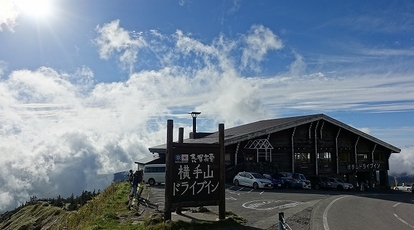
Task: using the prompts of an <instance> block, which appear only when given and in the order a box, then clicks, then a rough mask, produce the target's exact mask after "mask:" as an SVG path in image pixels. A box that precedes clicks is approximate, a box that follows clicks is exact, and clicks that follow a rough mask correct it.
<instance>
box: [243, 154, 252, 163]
mask: <svg viewBox="0 0 414 230" xmlns="http://www.w3.org/2000/svg"><path fill="white" fill-rule="evenodd" d="M253 160H254V155H253V154H251V153H245V154H244V161H246V162H253Z"/></svg>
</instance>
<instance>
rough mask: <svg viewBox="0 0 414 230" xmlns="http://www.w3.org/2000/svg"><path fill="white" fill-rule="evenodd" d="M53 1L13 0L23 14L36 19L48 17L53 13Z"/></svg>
mask: <svg viewBox="0 0 414 230" xmlns="http://www.w3.org/2000/svg"><path fill="white" fill-rule="evenodd" d="M51 1H52V0H13V2H14V4H15V5H16V7H17V8H18V9H19V11H20V12H21V13H22V14H26V15H30V16H33V17H36V18H44V17H47V16H48V15H49V14H50V13H51V8H52V7H51Z"/></svg>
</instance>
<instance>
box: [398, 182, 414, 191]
mask: <svg viewBox="0 0 414 230" xmlns="http://www.w3.org/2000/svg"><path fill="white" fill-rule="evenodd" d="M394 190H401V191H412V185H407V184H404V183H403V184H401V185H397V186H395V187H394Z"/></svg>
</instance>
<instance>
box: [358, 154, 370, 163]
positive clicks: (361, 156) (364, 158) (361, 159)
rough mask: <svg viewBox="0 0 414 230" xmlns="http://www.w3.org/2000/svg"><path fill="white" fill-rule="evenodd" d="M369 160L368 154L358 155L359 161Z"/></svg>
mask: <svg viewBox="0 0 414 230" xmlns="http://www.w3.org/2000/svg"><path fill="white" fill-rule="evenodd" d="M367 160H368V155H367V154H362V153H358V154H357V161H367Z"/></svg>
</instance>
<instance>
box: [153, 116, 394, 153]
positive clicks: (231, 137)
mask: <svg viewBox="0 0 414 230" xmlns="http://www.w3.org/2000/svg"><path fill="white" fill-rule="evenodd" d="M320 120H323V121H327V122H330V123H332V124H334V125H336V126H338V127H340V128H342V129H345V130H348V131H350V132H352V133H355V134H356V135H359V136H361V137H363V138H366V139H368V140H370V141H372V142H374V143H376V144H378V145H381V146H384V147H385V148H388V149H390V150H391V151H392V152H393V153H399V152H400V151H401V150H400V149H399V148H397V147H395V146H393V145H390V144H388V143H386V142H384V141H382V140H379V139H377V138H375V137H373V136H371V135H369V134H366V133H364V132H362V131H360V130H358V129H356V128H353V127H351V126H349V125H347V124H344V123H342V122H340V121H338V120H335V119H333V118H331V117H329V116H327V115H325V114H315V115H306V116H297V117H288V118H278V119H270V120H261V121H256V122H253V123H249V124H245V125H240V126H236V127H233V128H229V129H225V130H224V145H225V146H227V145H231V144H235V143H238V142H241V141H246V140H251V139H254V138H257V137H261V136H264V135H269V134H272V133H275V132H279V131H282V130H285V129H289V128H293V127H296V126H299V125H303V124H308V123H311V122H315V121H320ZM218 135H219V134H218V131H217V132H215V133H212V134H211V135H208V136H205V137H202V138H197V139H184V143H205V144H214V143H218ZM149 150H150V152H157V153H165V150H166V144H163V145H159V146H154V147H151V148H149Z"/></svg>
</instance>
